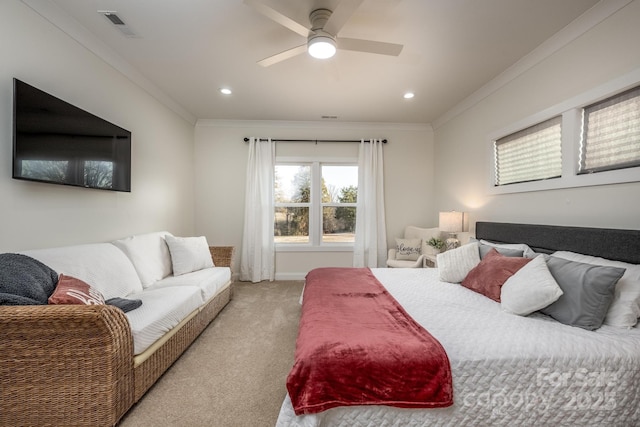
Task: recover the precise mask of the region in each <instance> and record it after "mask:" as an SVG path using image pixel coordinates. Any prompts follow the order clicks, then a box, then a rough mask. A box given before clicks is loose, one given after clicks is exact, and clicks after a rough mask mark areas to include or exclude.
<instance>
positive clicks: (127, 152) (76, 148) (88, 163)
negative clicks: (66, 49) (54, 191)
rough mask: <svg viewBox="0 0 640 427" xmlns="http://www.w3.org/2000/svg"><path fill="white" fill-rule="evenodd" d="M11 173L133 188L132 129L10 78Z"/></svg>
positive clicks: (44, 179)
mask: <svg viewBox="0 0 640 427" xmlns="http://www.w3.org/2000/svg"><path fill="white" fill-rule="evenodd" d="M13 178H15V179H23V180H29V181H38V182H46V183H52V184H62V185H73V186H77V187H86V188H97V189H101V190H113V191H125V192H130V191H131V132H129V131H127V130H125V129H122V128H121V127H118V126H116V125H114V124H113V123H109V122H108V121H106V120H103V119H101V118H100V117H97V116H95V115H93V114H91V113H89V112H87V111H84V110H82V109H80V108H78V107H75V106H73V105H71V104H69V103H67V102H65V101H63V100H61V99H59V98H56V97H55V96H53V95H49V94H48V93H46V92H43V91H41V90H39V89H37V88H35V87H33V86H30V85H28V84H27V83H24V82H22V81H20V80H18V79H13Z"/></svg>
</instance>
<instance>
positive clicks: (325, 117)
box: [320, 116, 338, 120]
mask: <svg viewBox="0 0 640 427" xmlns="http://www.w3.org/2000/svg"><path fill="white" fill-rule="evenodd" d="M320 117H321V118H322V119H324V120H335V119H337V118H338V116H320Z"/></svg>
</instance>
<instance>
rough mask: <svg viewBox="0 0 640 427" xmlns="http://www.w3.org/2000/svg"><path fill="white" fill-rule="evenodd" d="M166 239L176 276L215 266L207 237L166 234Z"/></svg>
mask: <svg viewBox="0 0 640 427" xmlns="http://www.w3.org/2000/svg"><path fill="white" fill-rule="evenodd" d="M166 241H167V245H168V246H169V252H170V253H171V264H172V265H173V275H174V276H180V275H181V274H186V273H191V272H192V271H198V270H202V269H203V268H210V267H213V260H212V259H211V252H209V244H208V243H207V238H206V237H204V236H200V237H174V236H166Z"/></svg>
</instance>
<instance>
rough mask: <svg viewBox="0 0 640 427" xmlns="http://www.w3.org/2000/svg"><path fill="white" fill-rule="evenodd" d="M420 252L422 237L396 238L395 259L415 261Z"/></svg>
mask: <svg viewBox="0 0 640 427" xmlns="http://www.w3.org/2000/svg"><path fill="white" fill-rule="evenodd" d="M421 254H422V239H396V259H403V260H409V261H416V260H417V259H418V258H420V255H421Z"/></svg>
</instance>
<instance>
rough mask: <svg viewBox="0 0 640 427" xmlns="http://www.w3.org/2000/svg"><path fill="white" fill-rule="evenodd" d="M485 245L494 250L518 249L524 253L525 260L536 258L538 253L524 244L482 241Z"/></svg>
mask: <svg viewBox="0 0 640 427" xmlns="http://www.w3.org/2000/svg"><path fill="white" fill-rule="evenodd" d="M480 243H482V244H483V245H489V246H493V247H494V248H505V249H516V250H520V251H522V252H523V254H522V256H523V257H525V258H535V257H536V255H538V254H537V253H535V252H534V251H533V249H531V248H530V247H529V246H528V245H525V244H524V243H494V242H490V241H488V240H480Z"/></svg>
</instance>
